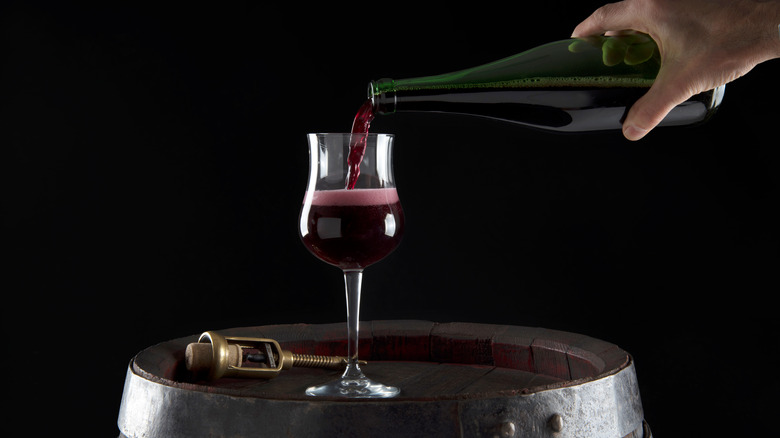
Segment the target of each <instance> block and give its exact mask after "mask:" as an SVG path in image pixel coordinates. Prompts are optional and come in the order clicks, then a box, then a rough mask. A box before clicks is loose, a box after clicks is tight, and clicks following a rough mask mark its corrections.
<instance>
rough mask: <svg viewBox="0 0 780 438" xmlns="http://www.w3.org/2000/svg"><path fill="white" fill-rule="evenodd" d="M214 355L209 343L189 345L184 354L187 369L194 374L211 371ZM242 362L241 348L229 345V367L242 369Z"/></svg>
mask: <svg viewBox="0 0 780 438" xmlns="http://www.w3.org/2000/svg"><path fill="white" fill-rule="evenodd" d="M213 354H214V353H213V348H212V347H211V344H209V343H205V342H195V343H192V344H189V345H187V349H186V350H185V352H184V361H185V363H186V365H187V369H188V370H190V371H192V372H199V371H207V370H209V369H211V366H212V361H213ZM242 361H243V357H242V355H241V348H240V347H239V346H238V345H235V344H228V366H230V365H232V366H234V367H240V366H241V362H242Z"/></svg>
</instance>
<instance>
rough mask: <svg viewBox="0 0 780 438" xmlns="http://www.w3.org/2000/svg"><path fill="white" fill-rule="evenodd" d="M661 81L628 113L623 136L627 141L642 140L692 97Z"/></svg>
mask: <svg viewBox="0 0 780 438" xmlns="http://www.w3.org/2000/svg"><path fill="white" fill-rule="evenodd" d="M659 79H660V77H659V78H657V79H656V81H655V82H654V83H653V85H652V86H651V87H650V89H649V90H648V91H647V93H645V95H644V96H642V97H641V98H639V100H637V101H636V103H634V105H632V106H631V109H630V110H629V111H628V114H627V115H626V119H625V121H624V122H623V136H625V137H626V138H627V139H629V140H632V141H636V140H640V139H642V138H643V137H644V136H645V135H647V134H648V133H649V132H650V131H651V130H652V129H653V128H655V127H656V126H658V124H659V123H661V121H663V119H664V118H665V117H666V116H667V115H668V114H669V112H670V111H672V109H674V107H675V106H677V105H679V104H680V103H682V102H684V101H685V100H686V99H688V98H689V97H691V94H689V93H686V92H685V91H681V90H680V89H679V88H677V87H674V86H672V85H671V84H667V83H666V82H665V81H662V80H659Z"/></svg>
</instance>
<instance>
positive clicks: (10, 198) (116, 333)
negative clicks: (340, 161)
mask: <svg viewBox="0 0 780 438" xmlns="http://www.w3.org/2000/svg"><path fill="white" fill-rule="evenodd" d="M31 3H32V5H26V4H25V5H23V4H22V3H21V2H20V3H14V2H10V5H9V6H8V7H6V9H5V11H4V12H3V14H2V15H0V23H1V27H0V28H1V29H2V32H3V41H4V43H5V44H4V49H3V55H2V56H3V58H4V60H3V67H2V75H3V80H2V90H3V92H2V97H1V98H0V100H1V101H2V117H1V118H0V132H2V138H1V139H0V145H2V153H3V154H2V156H3V158H2V165H3V171H2V176H3V181H4V182H3V184H2V186H3V193H4V195H3V198H2V199H3V201H2V202H3V241H4V243H3V244H2V248H3V253H4V258H5V259H6V260H7V261H6V262H5V263H3V268H4V271H5V273H4V274H3V284H2V288H3V292H4V300H3V329H4V332H5V336H4V337H5V340H4V341H5V342H4V344H5V346H4V348H3V357H4V359H3V365H4V368H3V369H4V370H5V371H4V374H3V380H4V381H5V382H6V383H5V384H4V386H5V387H6V388H10V389H5V390H4V391H3V394H4V398H6V399H10V401H11V402H12V403H13V408H12V410H11V413H12V415H10V416H9V417H8V419H10V420H11V422H12V423H15V422H19V423H22V424H24V425H25V426H26V427H27V428H28V429H27V430H28V431H32V432H34V433H33V435H39V436H43V435H48V434H49V433H51V432H65V431H69V432H70V431H74V430H76V431H82V432H83V435H84V436H108V437H111V436H116V435H117V434H118V430H117V429H116V425H115V421H116V416H117V413H118V409H119V401H120V397H121V394H122V388H123V384H124V376H125V372H126V369H127V365H128V361H129V360H130V359H131V358H132V357H133V355H134V354H136V353H137V352H138V351H140V350H141V349H143V348H145V347H148V346H150V345H154V344H155V343H157V342H161V341H165V340H168V339H172V338H177V337H181V336H188V335H193V334H197V333H200V332H202V331H204V330H211V329H219V328H227V327H238V326H246V325H263V324H274V323H297V322H310V323H325V322H338V321H342V320H343V319H344V318H345V316H344V303H343V292H342V290H341V288H342V283H341V281H342V280H341V278H340V273H339V272H338V271H337V270H336V269H334V268H332V267H329V266H327V265H325V264H324V263H322V262H320V261H318V260H316V259H315V258H314V257H312V256H311V255H310V254H309V253H308V252H307V251H306V249H304V247H303V246H302V245H301V244H300V242H299V240H298V235H297V215H298V210H299V206H300V203H301V200H302V195H303V190H304V188H305V181H306V172H307V165H308V161H307V160H308V156H307V145H306V139H305V134H306V133H308V132H318V131H319V132H325V131H346V130H348V129H349V128H350V126H351V122H352V117H353V116H354V114H355V112H356V110H357V108H358V107H359V106H360V104H361V103H362V102H363V100H364V98H365V95H366V84H367V82H368V81H369V80H371V79H377V78H381V77H396V78H403V77H411V76H422V75H428V74H435V73H443V72H447V71H451V70H455V69H460V68H465V67H470V66H473V65H478V64H481V63H483V62H487V61H491V60H495V59H498V58H501V57H504V56H508V55H511V54H514V53H516V52H519V51H522V50H525V49H528V48H531V47H534V46H536V45H538V44H541V43H544V42H548V41H552V40H557V39H564V38H567V37H568V36H569V35H570V32H571V30H572V29H573V28H574V26H575V25H576V24H577V23H578V22H579V21H580V20H582V19H583V18H585V17H586V16H587V15H588V14H589V13H590V12H591V11H592V10H593V9H594V8H595V7H596V6H598V5H599V2H595V1H590V2H563V1H546V2H535V3H534V5H533V6H524V9H523V10H521V11H514V10H513V11H508V10H505V9H504V7H499V6H496V7H484V8H483V5H477V6H479V7H473V6H472V7H470V8H456V7H455V6H443V5H442V6H432V7H429V8H425V7H422V6H421V5H419V4H417V5H414V6H409V5H403V4H397V3H376V4H374V3H369V4H365V5H363V6H361V7H359V8H355V9H351V10H350V9H346V8H344V9H338V8H336V7H332V6H326V5H318V4H317V3H315V4H314V6H303V5H290V6H278V5H275V4H274V5H273V6H268V3H267V2H266V3H262V2H229V4H228V5H223V4H220V5H217V4H214V3H205V4H203V5H202V6H194V5H193V4H192V3H188V4H183V5H182V6H180V7H173V6H159V5H149V6H144V5H142V4H140V3H137V2H132V3H129V2H128V3H125V4H122V5H117V4H115V3H116V2H108V3H104V4H103V5H99V6H93V5H87V4H86V3H74V2H64V1H63V2H55V3H54V4H44V3H40V2H31ZM7 4H9V3H7ZM272 4H273V3H272ZM485 6H487V5H485ZM778 62H780V61H774V62H770V63H767V64H764V65H761V66H759V67H758V68H756V69H755V70H754V71H753V72H752V73H751V74H750V75H748V76H747V77H745V78H742V79H740V80H738V81H736V82H735V83H733V84H730V85H729V86H728V87H727V92H726V96H725V99H724V102H723V105H722V107H721V109H720V111H719V112H718V113H717V114H716V116H715V117H714V118H713V119H712V120H711V121H710V122H709V123H707V124H706V125H704V126H701V127H696V128H667V129H663V130H658V131H656V132H653V133H652V134H651V135H650V136H649V137H648V138H647V139H646V140H643V141H641V142H638V143H631V142H627V141H625V140H623V139H622V137H621V136H620V134H619V133H607V134H595V135H581V136H580V135H575V136H559V135H554V134H545V133H539V132H535V131H530V130H527V129H524V128H521V127H518V126H512V125H507V124H502V123H499V122H494V121H489V120H478V119H472V118H467V117H455V116H434V115H427V116H411V115H395V116H386V117H380V118H378V119H376V120H375V122H374V124H373V131H375V132H391V133H394V134H396V136H397V139H396V146H397V147H396V157H395V159H396V178H397V182H398V187H399V192H400V194H401V197H402V200H403V202H404V207H405V210H406V214H407V220H408V229H407V233H406V235H405V237H404V241H403V243H402V245H401V247H400V248H399V249H398V250H397V251H396V252H395V253H393V254H392V255H391V256H390V257H389V258H388V259H386V260H385V261H383V262H382V263H379V264H378V265H376V266H374V267H371V268H369V269H368V270H367V271H366V275H365V287H364V291H365V295H364V300H363V311H362V318H363V319H364V320H372V319H426V320H433V321H440V322H450V321H473V322H483V323H496V324H514V325H530V326H543V327H547V328H553V329H560V330H568V331H573V332H578V333H583V334H588V335H591V336H594V337H597V338H600V339H604V340H606V341H609V342H613V343H616V344H618V345H620V346H621V347H622V348H624V349H626V350H627V351H629V352H630V353H632V355H633V356H634V358H635V360H636V366H637V373H638V377H639V384H640V389H641V394H642V398H643V402H644V406H645V415H646V418H647V420H648V421H649V423H650V425H651V427H652V428H653V430H654V433H655V434H656V436H658V437H669V436H711V435H710V434H714V435H717V436H721V434H723V433H724V432H733V433H735V434H736V435H739V436H755V435H758V434H759V433H761V432H764V431H766V430H771V429H772V427H771V425H770V423H771V419H772V418H773V416H774V410H775V409H774V406H773V404H772V403H773V401H774V400H775V398H776V397H775V395H776V394H777V390H778V385H777V380H776V378H775V376H774V374H776V373H775V365H776V364H777V360H778V353H777V347H776V345H777V342H776V335H777V323H776V321H775V314H774V313H775V312H774V305H773V304H772V303H770V302H769V301H768V299H769V297H771V295H772V293H773V292H776V291H777V286H778V281H777V274H778V243H779V242H780V238H779V236H778V226H777V224H778V223H780V220H778V219H780V216H779V215H778V213H777V210H776V207H777V203H778V198H779V196H778V195H779V192H778V160H779V159H780V155H779V153H778V148H777V145H778V140H777V134H776V126H777V123H778V120H780V117H778V116H780V112H778V109H777V104H776V102H777V101H778V98H780V91H778V89H777V87H776V84H777V82H776V79H777V77H778V73H780V68H779V67H780V66H779V65H778ZM9 392H10V393H9ZM38 432H39V433H38Z"/></svg>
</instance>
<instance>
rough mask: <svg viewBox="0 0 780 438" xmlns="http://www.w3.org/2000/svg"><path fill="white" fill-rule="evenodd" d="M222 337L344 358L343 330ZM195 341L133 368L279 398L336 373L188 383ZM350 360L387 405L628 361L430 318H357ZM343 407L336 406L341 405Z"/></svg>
mask: <svg viewBox="0 0 780 438" xmlns="http://www.w3.org/2000/svg"><path fill="white" fill-rule="evenodd" d="M217 332H218V333H220V334H222V335H223V336H240V337H258V338H270V339H275V340H276V341H278V342H279V344H280V345H281V347H282V349H284V350H289V351H291V352H293V353H297V354H317V355H338V356H344V355H345V354H346V349H347V346H346V345H347V341H346V325H345V324H344V323H335V324H282V325H267V326H257V327H240V328H232V329H225V330H219V331H217ZM198 337H199V334H198V335H193V336H188V337H184V338H179V339H174V340H170V341H166V342H163V343H160V344H157V345H154V346H151V347H149V348H147V349H145V350H143V351H141V352H139V353H138V354H137V355H136V357H135V358H134V359H133V362H132V364H131V366H132V369H133V372H134V373H136V374H138V375H139V376H141V377H143V378H145V379H148V380H151V381H153V382H156V383H159V384H163V385H167V386H171V387H176V388H181V389H184V390H189V391H200V392H207V393H217V394H225V395H231V396H240V397H255V398H263V399H280V400H307V401H311V400H312V398H311V397H307V396H306V395H305V394H304V391H305V389H306V388H307V387H309V386H312V385H316V384H321V383H324V382H327V381H330V380H333V379H335V378H336V377H337V376H338V375H339V374H340V372H339V371H336V370H325V369H315V368H292V369H290V370H286V371H283V372H282V373H280V375H279V376H278V377H275V378H273V379H268V380H265V379H246V378H223V379H219V380H216V381H204V380H200V379H196V378H195V377H194V376H193V375H192V374H191V373H190V372H189V371H188V370H187V369H186V366H185V364H184V352H185V349H186V346H187V344H189V343H192V342H197V340H198ZM359 348H360V351H359V357H360V359H362V360H366V361H367V362H368V363H367V364H366V365H364V366H362V369H363V371H364V372H365V373H366V375H367V376H368V377H370V378H373V379H375V380H378V381H381V382H382V383H385V384H388V385H393V386H398V387H399V388H401V395H400V396H399V397H396V398H395V399H392V400H403V401H409V400H421V401H425V400H441V399H463V398H483V397H500V396H513V395H518V394H530V393H534V392H538V391H543V390H547V389H553V388H561V387H566V386H571V385H577V384H581V383H586V382H588V381H592V380H596V379H599V378H601V377H604V376H608V375H611V374H614V373H617V372H618V371H620V370H622V369H623V368H625V367H626V366H628V364H629V363H630V361H631V358H630V356H629V354H628V353H627V352H626V351H624V350H622V349H620V348H619V347H618V346H616V345H614V344H611V343H608V342H605V341H602V340H599V339H595V338H592V337H589V336H586V335H581V334H575V333H569V332H563V331H558V330H550V329H544V328H535V327H521V326H510V325H491V324H478V323H458V322H454V323H435V322H430V321H416V320H412V321H365V322H361V325H360V344H359ZM343 401H346V400H343Z"/></svg>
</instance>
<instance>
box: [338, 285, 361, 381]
mask: <svg viewBox="0 0 780 438" xmlns="http://www.w3.org/2000/svg"><path fill="white" fill-rule="evenodd" d="M362 285H363V270H362V269H349V270H344V286H345V289H346V295H347V369H346V371H344V375H343V376H342V378H345V379H360V378H364V376H363V372H362V371H361V370H360V367H359V366H358V340H359V339H360V332H359V330H360V289H361V287H362Z"/></svg>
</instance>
